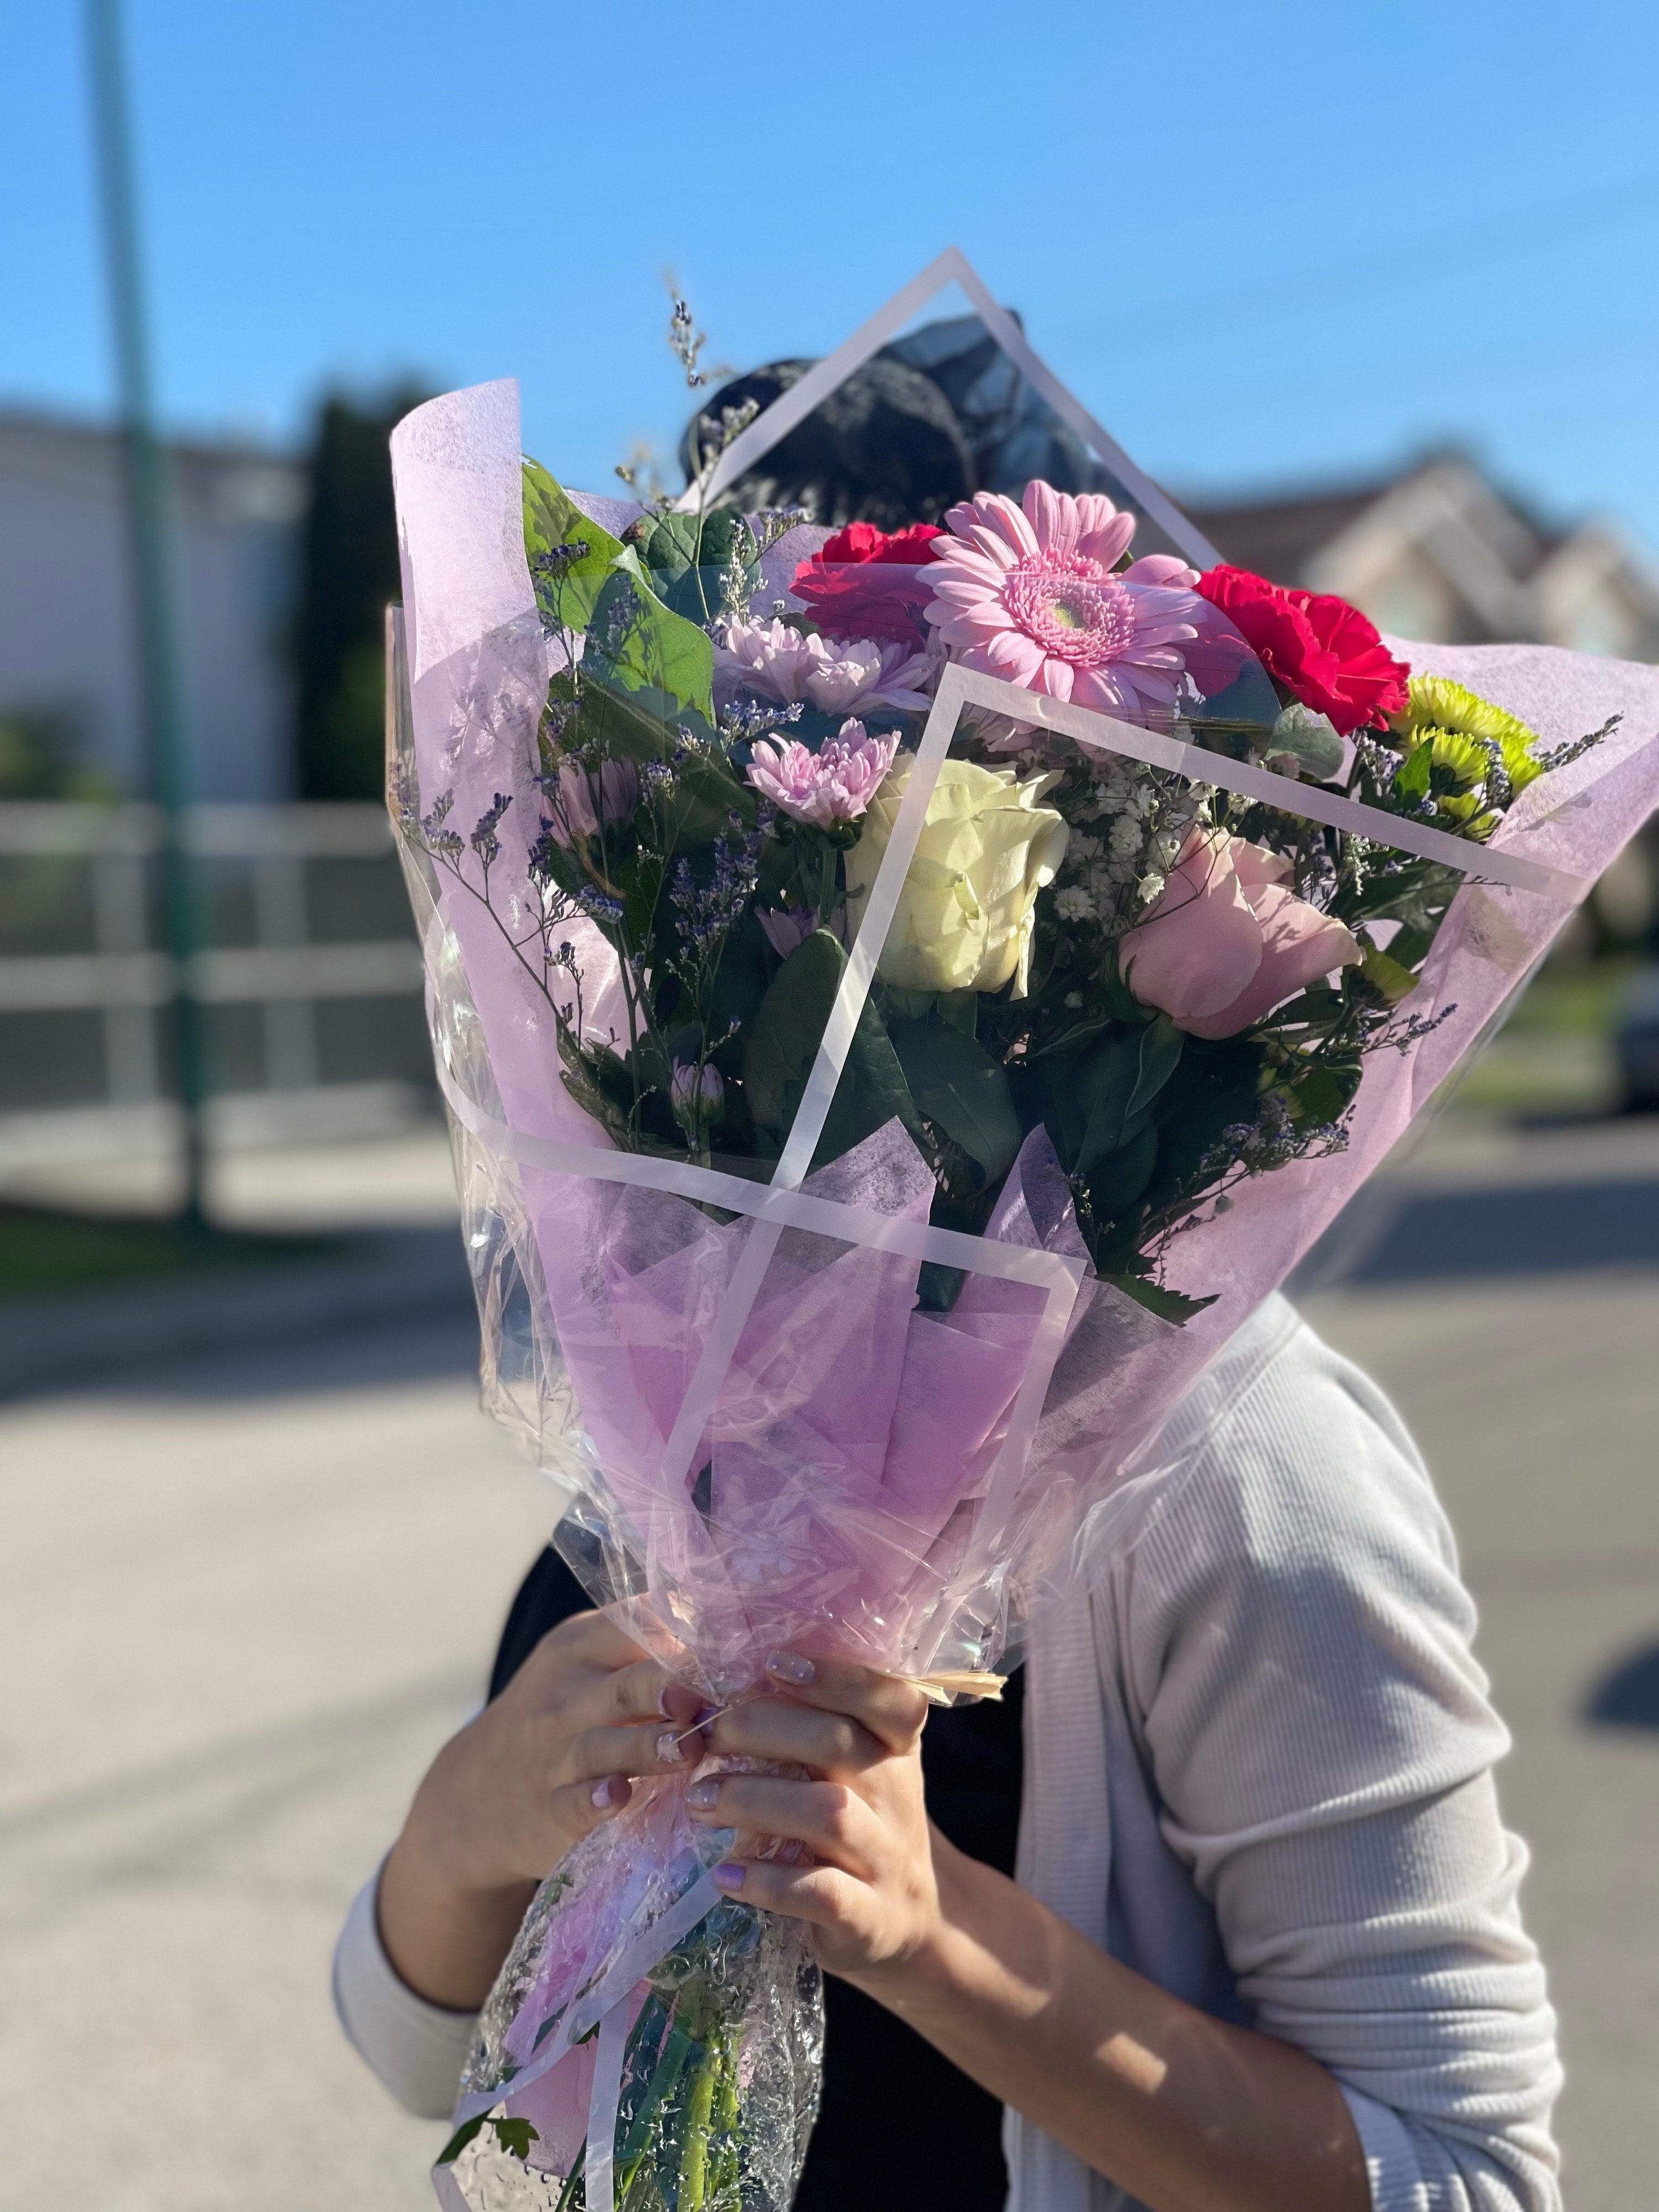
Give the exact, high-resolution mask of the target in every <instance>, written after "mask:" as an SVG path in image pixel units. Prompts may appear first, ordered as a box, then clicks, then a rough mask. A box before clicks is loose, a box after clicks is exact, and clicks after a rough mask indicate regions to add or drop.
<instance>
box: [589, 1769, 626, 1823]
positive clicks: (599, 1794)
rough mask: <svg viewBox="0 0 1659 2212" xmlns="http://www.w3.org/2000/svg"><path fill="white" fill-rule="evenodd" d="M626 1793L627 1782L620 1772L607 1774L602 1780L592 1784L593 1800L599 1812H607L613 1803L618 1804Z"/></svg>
mask: <svg viewBox="0 0 1659 2212" xmlns="http://www.w3.org/2000/svg"><path fill="white" fill-rule="evenodd" d="M627 1795H628V1784H627V1783H626V1782H624V1781H623V1778H622V1777H621V1775H620V1774H607V1775H606V1776H605V1779H604V1780H603V1781H602V1782H596V1783H595V1784H593V1802H594V1803H595V1804H596V1805H597V1806H598V1807H599V1810H600V1812H601V1813H608V1812H609V1811H610V1809H611V1807H612V1806H613V1805H620V1804H621V1803H622V1802H623V1798H624V1797H626V1796H627Z"/></svg>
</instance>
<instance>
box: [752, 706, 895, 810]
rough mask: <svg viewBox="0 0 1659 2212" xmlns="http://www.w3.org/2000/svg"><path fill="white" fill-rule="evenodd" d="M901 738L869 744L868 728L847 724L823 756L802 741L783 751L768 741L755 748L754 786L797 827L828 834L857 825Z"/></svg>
mask: <svg viewBox="0 0 1659 2212" xmlns="http://www.w3.org/2000/svg"><path fill="white" fill-rule="evenodd" d="M898 744H899V741H898V732H897V731H896V730H895V731H893V732H891V734H890V736H888V737H884V738H867V737H866V735H865V734H864V725H863V723H862V722H843V723H842V726H841V735H840V736H839V737H838V738H831V740H830V741H829V744H827V745H825V746H824V747H823V750H822V751H821V752H816V753H815V752H810V751H808V750H807V748H806V747H805V745H804V744H801V743H800V741H799V738H787V739H786V740H785V741H784V743H783V744H781V745H773V744H768V743H767V742H766V740H765V739H764V738H763V739H762V741H761V742H760V744H757V746H756V747H755V752H754V758H753V761H752V762H751V763H750V769H749V781H750V783H752V784H753V785H754V787H755V788H756V790H757V791H758V792H760V793H762V795H763V797H765V798H767V799H770V800H771V801H772V803H773V805H775V806H776V807H778V808H779V809H781V811H782V812H783V813H785V814H787V815H790V816H792V817H793V819H794V820H795V821H797V822H809V823H811V824H812V826H813V827H814V828H815V829H829V828H830V826H831V825H832V824H833V823H837V822H857V821H858V820H860V817H862V816H863V814H864V811H865V810H866V807H867V806H868V805H869V804H870V801H871V800H872V799H873V798H874V797H875V795H876V793H877V791H878V788H879V787H880V784H881V780H882V778H883V777H884V775H886V773H887V771H888V769H890V768H891V766H892V765H893V756H894V755H895V754H896V752H897V750H898Z"/></svg>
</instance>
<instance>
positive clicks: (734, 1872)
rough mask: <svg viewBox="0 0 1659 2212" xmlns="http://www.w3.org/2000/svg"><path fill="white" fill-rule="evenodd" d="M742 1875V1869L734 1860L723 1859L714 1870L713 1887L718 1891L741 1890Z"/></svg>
mask: <svg viewBox="0 0 1659 2212" xmlns="http://www.w3.org/2000/svg"><path fill="white" fill-rule="evenodd" d="M743 1875H744V1869H742V1867H740V1866H739V1865H738V1862H737V1861H736V1860H735V1859H723V1860H722V1861H721V1862H720V1865H719V1866H717V1867H716V1868H715V1869H714V1882H715V1886H716V1887H718V1888H720V1889H730V1890H737V1889H741V1888H742V1887H743Z"/></svg>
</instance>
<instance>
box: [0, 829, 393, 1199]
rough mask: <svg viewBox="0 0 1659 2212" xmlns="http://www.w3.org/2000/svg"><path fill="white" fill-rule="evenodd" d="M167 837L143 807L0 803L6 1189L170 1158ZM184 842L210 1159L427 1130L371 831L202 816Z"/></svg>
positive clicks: (0, 1064) (379, 853)
mask: <svg viewBox="0 0 1659 2212" xmlns="http://www.w3.org/2000/svg"><path fill="white" fill-rule="evenodd" d="M162 827H163V825H162V822H161V816H160V814H159V813H158V811H156V810H155V808H154V807H149V806H143V805H132V806H119V807H103V806H95V805H72V804H60V803H57V802H52V801H13V802H9V803H6V804H0V1171H4V1170H6V1169H8V1168H9V1167H15V1166H17V1165H20V1164H21V1165H27V1164H31V1163H32V1162H34V1161H37V1160H40V1159H43V1158H46V1159H58V1158H64V1157H74V1156H76V1155H85V1154H87V1153H92V1152H122V1151H128V1150H137V1151H141V1152H156V1151H161V1150H167V1149H170V1148H171V1146H173V1144H174V1143H175V1142H176V1141H177V1116H176V1114H175V1113H174V1111H173V1108H172V1106H171V1104H170V1102H169V1100H168V1098H167V1094H166V1085H165V1080H164V1071H165V1067H166V1057H165V1040H164V1036H163V1035H162V1030H161V1025H162V1024H163V1023H164V1022H165V1020H166V1016H167V1007H168V1006H170V1005H171V1003H172V1002H173V999H174V998H175V996H176V995H177V981H178V971H177V969H176V966H175V964H174V963H173V960H172V959H171V957H169V956H168V954H167V952H166V951H164V950H162V949H161V930H160V927H159V912H158V905H157V876H158V856H159V854H160V851H161V837H162ZM185 842H186V844H187V846H188V848H189V849H190V851H191V853H192V854H193V855H194V856H195V858H196V859H197V861H198V863H199V865H200V868H201V873H202V881H203V887H204V913H205V915H206V917H207V920H208V923H209V927H207V928H206V929H205V930H204V936H205V937H206V939H207V941H206V942H205V943H204V945H203V947H202V949H201V950H200V951H198V952H197V953H196V954H195V955H194V956H193V957H192V959H191V966H190V985H191V992H192V994H193V995H194V996H195V997H196V998H197V1000H199V1001H200V1002H201V1003H202V1004H203V1005H204V1006H205V1007H207V1008H208V1009H209V1010H210V1023H211V1024H215V1025H216V1037H215V1043H216V1051H215V1055H214V1056H215V1058H216V1060H217V1061H218V1062H219V1067H218V1079H217V1081H216V1085H215V1089H216V1094H217V1095H216V1097H215V1099H214V1101H213V1103H212V1106H211V1109H210V1115H209V1122H210V1137H211V1138H212V1139H213V1140H215V1141H216V1142H218V1143H220V1144H232V1145H234V1144H240V1143H247V1142H257V1141H261V1140H269V1139H270V1138H272V1137H273V1136H280V1135H283V1134H299V1133H307V1132H309V1131H313V1130H314V1131H317V1132H319V1133H320V1132H322V1131H329V1132H337V1131H338V1130H339V1129H340V1128H341V1127H342V1126H351V1127H370V1126H374V1125H375V1124H376V1123H377V1122H378V1123H380V1124H382V1125H383V1124H384V1123H385V1122H386V1121H397V1120H399V1119H407V1118H408V1116H409V1115H410V1113H411V1112H417V1111H420V1110H423V1109H424V1106H425V1104H426V1102H427V1099H428V1097H429V1075H428V1069H427V1060H426V1048H425V1042H424V1038H423V1036H422V1024H421V1020H420V993H421V960H420V954H419V950H418V948H417V946H416V942H415V938H414V933H413V930H412V927H411V926H410V921H409V918H408V913H407V908H406V907H405V906H404V899H403V892H402V888H401V885H400V884H399V882H398V873H397V862H396V857H395V854H394V851H393V846H392V829H391V824H390V823H389V822H388V821H387V819H386V814H385V813H384V811H382V810H381V809H380V807H378V806H374V805H303V806H201V807H197V808H196V809H194V810H193V811H191V814H190V815H189V816H188V817H187V818H186V823H185ZM325 876H326V878H327V881H326V884H324V883H323V878H324V877H325ZM324 890H326V893H327V895H326V896H322V893H323V891H324ZM354 1002H356V1005H355V1006H354Z"/></svg>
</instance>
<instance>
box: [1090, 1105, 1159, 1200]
mask: <svg viewBox="0 0 1659 2212" xmlns="http://www.w3.org/2000/svg"><path fill="white" fill-rule="evenodd" d="M1157 1165H1158V1131H1157V1129H1156V1128H1155V1127H1152V1125H1151V1124H1150V1123H1149V1124H1148V1125H1147V1126H1146V1127H1145V1128H1143V1129H1140V1130H1139V1131H1138V1132H1137V1133H1136V1134H1135V1135H1134V1136H1133V1137H1131V1138H1129V1139H1128V1140H1127V1143H1124V1144H1121V1145H1120V1146H1118V1148H1117V1150H1116V1151H1115V1152H1111V1153H1109V1154H1108V1156H1107V1157H1106V1158H1105V1159H1103V1161H1102V1162H1101V1164H1099V1166H1098V1167H1097V1168H1096V1169H1095V1170H1094V1172H1093V1174H1092V1175H1091V1176H1090V1177H1089V1204H1090V1206H1091V1210H1092V1212H1093V1213H1094V1216H1095V1218H1096V1220H1097V1221H1111V1220H1115V1218H1116V1217H1117V1216H1118V1215H1119V1214H1121V1213H1123V1212H1127V1209H1128V1208H1129V1207H1130V1206H1133V1205H1134V1204H1135V1202H1136V1200H1138V1199H1139V1197H1140V1194H1141V1193H1142V1192H1143V1191H1144V1190H1145V1189H1146V1186H1147V1184H1148V1183H1149V1182H1151V1181H1152V1170H1153V1169H1154V1168H1155V1167H1156V1166H1157Z"/></svg>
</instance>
